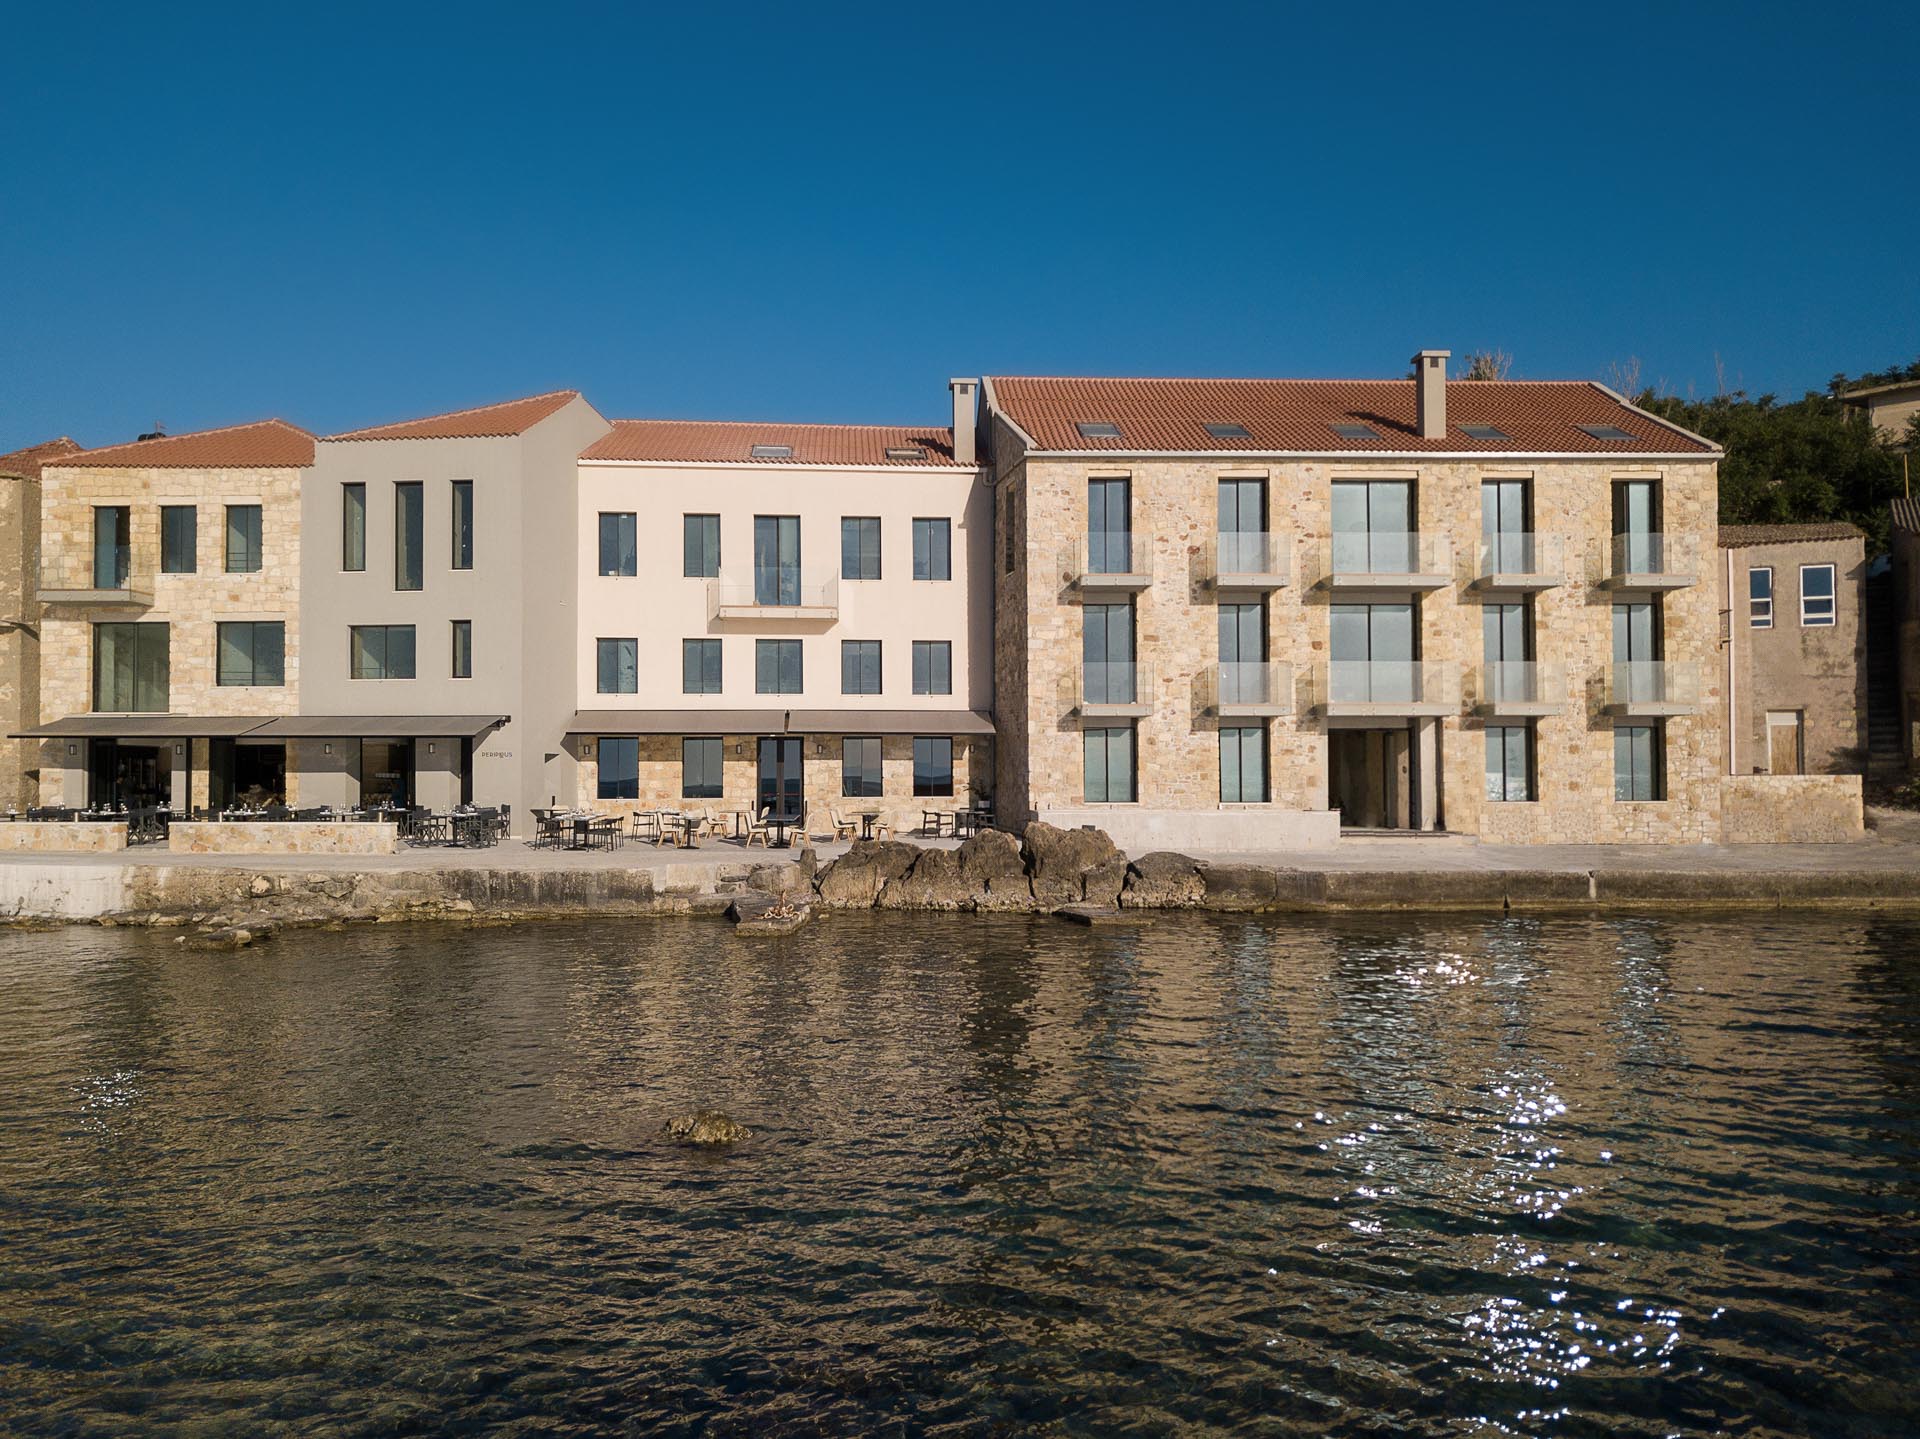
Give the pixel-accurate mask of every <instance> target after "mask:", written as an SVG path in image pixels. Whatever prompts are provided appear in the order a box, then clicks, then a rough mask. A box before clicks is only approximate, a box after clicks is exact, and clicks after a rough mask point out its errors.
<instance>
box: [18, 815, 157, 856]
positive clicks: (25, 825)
mask: <svg viewBox="0 0 1920 1439" xmlns="http://www.w3.org/2000/svg"><path fill="white" fill-rule="evenodd" d="M126 847H127V826H126V822H125V821H124V820H74V821H72V822H70V823H69V822H62V821H58V820H15V821H13V822H12V823H11V824H0V850H64V851H67V852H69V853H73V854H97V853H101V852H104V851H107V850H116V849H125V848H126Z"/></svg>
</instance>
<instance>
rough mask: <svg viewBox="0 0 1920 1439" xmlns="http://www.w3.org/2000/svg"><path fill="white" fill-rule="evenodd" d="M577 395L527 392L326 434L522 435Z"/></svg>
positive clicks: (378, 437)
mask: <svg viewBox="0 0 1920 1439" xmlns="http://www.w3.org/2000/svg"><path fill="white" fill-rule="evenodd" d="M579 397H580V392H579V391H578V390H554V391H551V392H550V393H548V394H544V395H529V396H527V397H526V398H525V399H523V400H503V401H501V402H500V403H499V404H497V405H477V406H475V407H474V408H473V409H471V410H452V411H449V412H448V413H447V414H444V415H428V416H427V417H426V418H425V419H420V420H401V421H398V422H397V423H395V424H391V425H374V426H372V427H370V428H368V429H364V430H348V431H346V432H345V433H343V434H338V435H328V436H327V438H328V439H329V440H491V439H498V438H500V437H502V436H505V435H523V434H525V433H526V432H527V431H528V430H530V429H532V428H533V427H534V426H535V425H537V424H539V423H540V422H541V421H542V420H544V419H546V418H547V416H548V415H551V414H555V413H557V412H558V411H560V410H562V409H565V408H566V407H567V406H568V405H569V404H571V403H572V402H573V401H574V400H577V399H578V398H579Z"/></svg>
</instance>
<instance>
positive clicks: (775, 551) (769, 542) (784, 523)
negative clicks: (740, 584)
mask: <svg viewBox="0 0 1920 1439" xmlns="http://www.w3.org/2000/svg"><path fill="white" fill-rule="evenodd" d="M753 602H754V603H755V604H757V605H797V604H799V603H800V517H799V516H798V515H755V516H754V517H753Z"/></svg>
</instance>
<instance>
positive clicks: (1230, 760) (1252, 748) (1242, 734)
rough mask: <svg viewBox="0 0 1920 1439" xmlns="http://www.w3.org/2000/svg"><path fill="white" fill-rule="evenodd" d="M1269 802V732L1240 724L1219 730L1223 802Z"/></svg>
mask: <svg viewBox="0 0 1920 1439" xmlns="http://www.w3.org/2000/svg"><path fill="white" fill-rule="evenodd" d="M1266 802H1267V731H1266V727H1265V726H1264V725H1241V726H1234V727H1229V728H1226V729H1223V730H1221V731H1220V803H1222V804H1265V803H1266Z"/></svg>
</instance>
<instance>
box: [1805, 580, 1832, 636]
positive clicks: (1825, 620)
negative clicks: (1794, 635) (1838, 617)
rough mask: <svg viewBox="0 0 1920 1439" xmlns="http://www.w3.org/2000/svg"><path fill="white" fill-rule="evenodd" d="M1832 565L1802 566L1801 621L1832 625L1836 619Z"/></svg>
mask: <svg viewBox="0 0 1920 1439" xmlns="http://www.w3.org/2000/svg"><path fill="white" fill-rule="evenodd" d="M1833 577H1834V570H1833V566H1832V565H1802V566H1800V623H1801V624H1802V625H1807V626H1817V625H1830V624H1832V623H1833V619H1834V603H1833V599H1834V583H1833Z"/></svg>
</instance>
